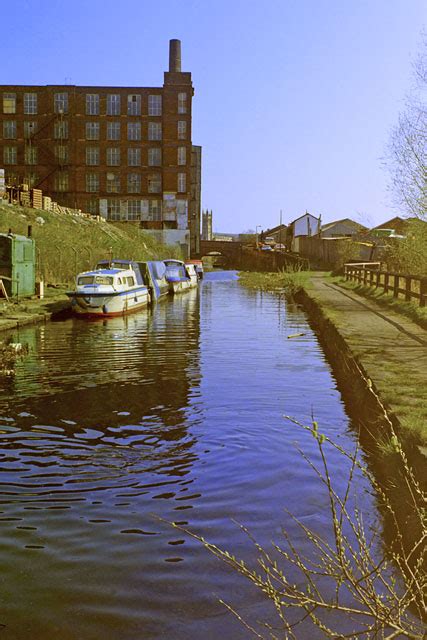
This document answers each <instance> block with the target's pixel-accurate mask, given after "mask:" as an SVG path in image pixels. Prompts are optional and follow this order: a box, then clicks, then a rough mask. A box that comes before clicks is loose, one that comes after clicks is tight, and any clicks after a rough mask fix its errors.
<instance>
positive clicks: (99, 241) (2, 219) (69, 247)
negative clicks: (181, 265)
mask: <svg viewBox="0 0 427 640" xmlns="http://www.w3.org/2000/svg"><path fill="white" fill-rule="evenodd" d="M37 218H39V221H37ZM40 218H42V219H43V221H44V222H43V223H41V222H40ZM28 225H31V226H32V235H33V237H34V239H35V242H36V258H37V277H38V278H41V279H43V280H44V281H45V282H48V283H68V284H71V283H72V282H73V281H74V277H75V275H76V274H77V273H79V272H80V271H85V270H88V269H93V268H94V267H95V264H96V263H97V261H98V260H100V259H103V258H104V259H105V258H108V257H109V256H110V253H112V254H113V256H114V257H115V258H128V259H135V260H140V261H143V260H155V259H157V258H159V259H161V258H166V257H175V258H180V257H181V252H180V249H179V248H178V247H176V246H174V247H171V246H167V245H162V244H158V243H157V242H156V241H155V240H154V238H153V237H152V236H150V235H149V234H148V233H146V232H144V231H143V230H142V229H140V228H139V227H138V226H137V225H133V224H130V223H114V224H111V223H108V222H97V221H96V220H95V219H88V218H83V217H80V216H72V215H67V214H60V213H53V212H50V211H41V210H38V209H30V208H25V207H18V206H10V205H9V206H8V205H0V233H7V232H8V230H9V229H11V230H12V232H13V233H16V234H20V235H27V229H28Z"/></svg>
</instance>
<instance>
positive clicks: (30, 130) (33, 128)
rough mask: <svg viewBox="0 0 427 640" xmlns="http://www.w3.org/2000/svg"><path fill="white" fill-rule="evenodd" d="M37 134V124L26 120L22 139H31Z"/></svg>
mask: <svg viewBox="0 0 427 640" xmlns="http://www.w3.org/2000/svg"><path fill="white" fill-rule="evenodd" d="M36 133H37V122H35V121H34V122H30V121H28V120H26V121H25V122H24V138H27V139H28V138H31V137H32V136H34V135H35V134H36Z"/></svg>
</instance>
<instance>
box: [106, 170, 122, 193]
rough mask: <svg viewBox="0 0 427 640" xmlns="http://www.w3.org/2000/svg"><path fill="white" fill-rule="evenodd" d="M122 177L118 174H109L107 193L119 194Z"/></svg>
mask: <svg viewBox="0 0 427 640" xmlns="http://www.w3.org/2000/svg"><path fill="white" fill-rule="evenodd" d="M119 191H120V175H119V174H118V173H107V193H119Z"/></svg>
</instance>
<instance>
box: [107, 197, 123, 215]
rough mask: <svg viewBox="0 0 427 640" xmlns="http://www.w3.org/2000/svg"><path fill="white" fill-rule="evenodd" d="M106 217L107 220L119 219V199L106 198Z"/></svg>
mask: <svg viewBox="0 0 427 640" xmlns="http://www.w3.org/2000/svg"><path fill="white" fill-rule="evenodd" d="M107 217H108V219H109V220H120V200H112V199H111V200H110V199H108V200H107Z"/></svg>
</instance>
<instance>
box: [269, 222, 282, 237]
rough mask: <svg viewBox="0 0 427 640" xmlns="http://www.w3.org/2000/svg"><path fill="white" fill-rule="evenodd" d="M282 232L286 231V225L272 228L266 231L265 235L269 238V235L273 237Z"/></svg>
mask: <svg viewBox="0 0 427 640" xmlns="http://www.w3.org/2000/svg"><path fill="white" fill-rule="evenodd" d="M280 231H286V225H285V224H278V225H277V227H272V228H271V229H266V230H265V231H264V235H265V236H268V235H271V234H272V233H279V232H280Z"/></svg>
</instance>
